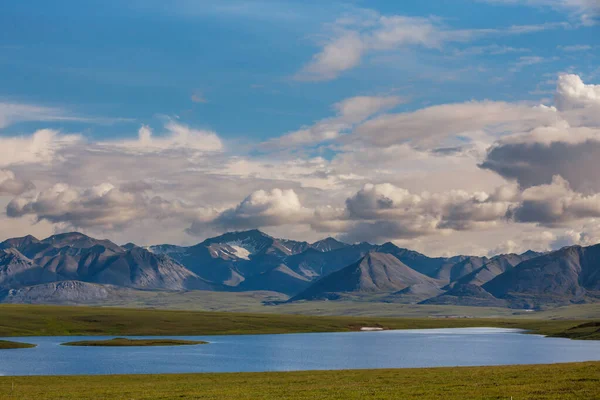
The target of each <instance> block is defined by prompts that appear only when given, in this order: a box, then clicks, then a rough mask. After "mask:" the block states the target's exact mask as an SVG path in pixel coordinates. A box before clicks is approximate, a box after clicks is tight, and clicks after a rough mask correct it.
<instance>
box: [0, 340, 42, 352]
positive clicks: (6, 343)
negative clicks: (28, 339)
mask: <svg viewBox="0 0 600 400" xmlns="http://www.w3.org/2000/svg"><path fill="white" fill-rule="evenodd" d="M32 347H35V344H30V343H21V342H12V341H10V340H0V350H9V349H30V348H32Z"/></svg>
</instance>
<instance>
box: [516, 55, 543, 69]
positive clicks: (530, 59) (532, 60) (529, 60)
mask: <svg viewBox="0 0 600 400" xmlns="http://www.w3.org/2000/svg"><path fill="white" fill-rule="evenodd" d="M547 61H548V59H546V58H544V57H540V56H522V57H519V60H518V61H517V62H516V63H515V64H514V66H513V67H512V68H511V69H510V71H511V72H517V71H520V70H522V69H523V68H524V67H529V66H531V65H536V64H541V63H544V62H547Z"/></svg>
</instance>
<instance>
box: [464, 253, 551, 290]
mask: <svg viewBox="0 0 600 400" xmlns="http://www.w3.org/2000/svg"><path fill="white" fill-rule="evenodd" d="M538 255H539V253H535V252H527V253H523V254H502V255H499V256H495V257H492V259H491V260H489V261H488V262H487V263H485V264H484V265H483V266H482V267H481V268H478V269H476V270H474V271H472V272H471V273H469V274H467V275H464V276H463V277H461V278H460V279H458V280H456V281H455V282H454V283H457V284H462V285H467V284H473V285H478V286H481V285H483V284H485V283H487V282H489V281H491V280H492V279H494V278H495V277H497V276H498V275H500V274H503V273H504V272H506V271H508V270H509V269H512V268H514V267H515V266H517V265H519V264H520V263H521V262H523V261H527V260H529V259H531V258H535V257H537V256H538Z"/></svg>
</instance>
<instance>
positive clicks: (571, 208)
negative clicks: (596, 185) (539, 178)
mask: <svg viewBox="0 0 600 400" xmlns="http://www.w3.org/2000/svg"><path fill="white" fill-rule="evenodd" d="M508 216H509V217H510V218H512V219H514V220H515V221H517V222H535V223H538V224H540V225H543V226H550V227H552V226H557V225H558V226H562V225H564V224H565V223H567V222H571V221H575V220H580V219H584V218H598V217H600V194H594V195H589V196H585V195H583V194H581V193H577V192H574V191H573V190H571V188H570V186H569V183H568V182H567V181H566V180H564V179H563V178H561V177H560V176H555V177H554V178H553V179H552V183H550V184H548V185H540V186H535V187H530V188H528V189H526V190H525V191H523V193H522V194H521V202H520V203H519V204H518V205H517V206H516V207H513V208H511V209H510V210H509V212H508Z"/></svg>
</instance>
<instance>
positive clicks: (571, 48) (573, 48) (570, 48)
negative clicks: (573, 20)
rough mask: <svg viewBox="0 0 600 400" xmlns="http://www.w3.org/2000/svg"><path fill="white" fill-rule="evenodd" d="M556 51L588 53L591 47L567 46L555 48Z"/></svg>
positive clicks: (583, 45)
mask: <svg viewBox="0 0 600 400" xmlns="http://www.w3.org/2000/svg"><path fill="white" fill-rule="evenodd" d="M557 49H559V50H562V51H566V52H571V53H573V52H579V51H588V50H591V49H592V46H590V45H588V44H574V45H569V46H560V45H559V46H557Z"/></svg>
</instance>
